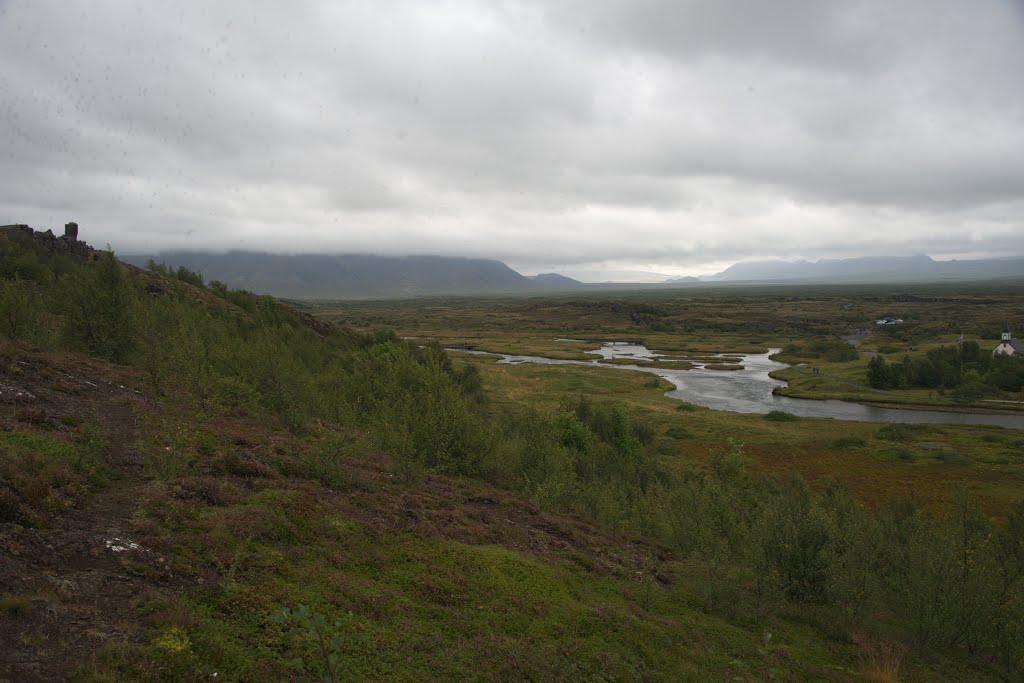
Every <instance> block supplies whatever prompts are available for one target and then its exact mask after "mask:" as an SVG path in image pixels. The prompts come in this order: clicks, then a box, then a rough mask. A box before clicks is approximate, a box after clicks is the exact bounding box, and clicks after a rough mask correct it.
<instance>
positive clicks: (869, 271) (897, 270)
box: [701, 254, 1024, 283]
mask: <svg viewBox="0 0 1024 683" xmlns="http://www.w3.org/2000/svg"><path fill="white" fill-rule="evenodd" d="M1002 277H1024V258H1008V259H979V260H973V261H936V260H934V259H933V258H932V257H930V256H926V255H924V254H919V255H917V256H875V257H865V258H849V259H821V260H820V261H748V262H745V263H737V264H735V265H732V266H729V267H728V268H726V269H725V270H723V271H722V272H720V273H716V274H715V275H711V276H708V277H704V278H701V280H702V281H704V282H739V281H748V282H749V281H755V282H778V281H782V280H805V281H813V282H851V283H852V282H901V281H913V280H918V281H920V280H975V279H979V280H980V279H986V280H987V279H993V278H1002Z"/></svg>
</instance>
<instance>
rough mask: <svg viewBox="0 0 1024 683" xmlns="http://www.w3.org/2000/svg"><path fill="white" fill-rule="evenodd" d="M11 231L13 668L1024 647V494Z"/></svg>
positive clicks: (447, 667)
mask: <svg viewBox="0 0 1024 683" xmlns="http://www.w3.org/2000/svg"><path fill="white" fill-rule="evenodd" d="M0 257H2V258H0V268H2V269H0V313H2V315H0V332H2V334H3V338H2V342H0V421H2V426H3V430H2V431H0V547H3V548H4V549H5V552H4V553H3V554H0V591H2V594H0V642H4V643H6V644H7V646H6V651H5V653H4V654H5V656H4V657H3V660H2V663H0V667H2V668H0V675H2V676H3V677H7V678H10V679H12V680H32V679H44V680H45V679H53V678H62V677H75V678H77V679H80V680H109V681H114V680H117V681H122V680H211V679H212V677H213V674H214V673H216V674H217V680H288V679H289V678H290V677H292V676H293V675H298V676H308V677H311V678H313V679H327V680H353V679H354V680H424V679H427V680H451V679H467V678H468V679H487V680H493V679H498V680H502V679H507V680H521V679H523V678H528V679H537V680H709V679H710V680H722V679H728V680H766V679H778V680H856V679H866V680H895V679H901V680H964V679H971V680H986V679H992V680H999V679H1004V678H1005V679H1010V678H1014V677H1017V676H1019V675H1020V674H1021V672H1022V668H1021V666H1022V664H1021V657H1022V654H1024V643H1022V638H1024V629H1022V619H1021V613H1022V612H1021V610H1022V594H1021V583H1020V578H1021V572H1022V567H1024V522H1022V521H1021V520H1022V519H1024V509H1022V508H1021V507H1020V506H1019V505H1012V504H1009V503H1008V502H1007V503H1004V504H1002V509H1001V510H999V511H997V512H998V514H985V513H986V512H988V505H989V504H991V503H990V502H988V503H986V507H984V508H983V507H981V506H979V503H978V501H977V500H976V499H975V497H974V496H972V495H971V489H970V487H969V486H968V487H964V489H963V491H962V492H960V493H958V494H957V495H956V496H955V498H954V497H952V496H951V500H950V502H949V503H948V504H947V505H946V506H944V507H943V506H940V507H938V508H936V509H937V510H938V514H937V516H932V515H930V514H929V513H927V512H926V511H925V510H923V509H922V508H921V506H920V505H918V504H916V503H915V502H913V501H907V500H903V501H898V502H893V503H891V504H887V503H885V502H883V501H875V502H874V503H873V504H872V505H864V504H863V503H862V501H861V500H860V489H859V488H854V489H853V493H851V492H850V490H848V489H847V488H845V487H843V486H842V485H840V484H838V483H829V484H827V485H821V484H820V482H812V483H813V484H814V485H813V486H812V487H808V486H807V485H806V484H804V483H803V481H802V480H801V479H800V478H798V477H796V476H792V475H791V474H788V473H787V474H785V475H783V476H777V474H778V472H779V471H780V469H782V468H779V469H775V470H772V469H771V468H766V467H763V466H762V465H761V463H762V462H763V454H761V453H759V452H758V453H754V454H753V456H751V454H750V453H747V452H745V451H744V449H743V448H741V447H740V446H739V444H738V443H736V442H735V441H730V439H729V438H728V437H729V436H730V435H733V434H732V433H731V432H730V431H729V430H728V429H726V428H724V425H723V423H719V422H715V421H714V420H713V419H711V418H710V417H709V416H706V415H704V412H705V411H694V412H693V413H692V414H690V413H686V414H685V416H684V415H683V413H680V412H675V413H673V414H674V415H679V416H681V417H684V418H685V420H686V423H685V425H684V424H681V423H676V422H675V421H674V420H671V419H668V418H667V417H666V416H667V415H668V413H666V412H665V410H664V407H665V406H662V407H661V408H658V409H657V410H655V411H647V410H643V409H641V408H642V405H641V404H643V403H644V402H649V403H652V404H654V403H657V401H659V400H663V399H660V398H659V395H660V390H659V387H658V386H657V383H656V382H655V384H654V385H653V386H649V385H648V386H645V385H643V384H642V383H641V384H639V385H636V384H635V383H634V384H630V383H627V384H625V385H616V384H615V382H607V383H605V384H604V385H603V386H600V385H593V384H591V383H590V382H591V381H592V380H591V378H590V377H583V376H572V375H571V374H560V375H556V376H555V377H556V378H557V380H556V381H555V384H544V385H543V387H542V390H541V391H540V392H539V396H540V398H539V399H538V400H529V397H530V394H531V391H533V389H532V388H531V387H535V386H537V385H536V384H531V382H541V383H547V382H549V381H551V380H549V379H543V378H536V379H534V380H531V379H530V378H529V377H524V376H522V375H514V376H507V377H505V376H502V375H500V374H499V373H497V372H496V371H493V370H492V366H490V365H489V364H487V362H486V359H476V360H472V361H463V360H456V361H453V360H452V359H451V358H449V356H448V355H446V354H445V353H444V352H443V351H441V350H440V349H438V348H437V347H431V346H428V347H426V348H418V347H417V346H415V345H413V344H411V343H408V342H403V341H400V340H398V339H397V338H396V337H394V336H393V335H392V334H388V333H373V332H371V331H369V330H366V331H363V332H360V333H354V332H348V331H346V330H344V329H341V328H336V327H332V326H330V325H326V324H324V323H322V322H319V321H317V320H315V319H312V318H309V317H307V316H305V315H303V314H300V313H297V312H295V311H294V310H292V309H290V308H287V307H285V306H283V305H281V304H280V303H278V302H276V301H275V300H273V299H270V298H267V297H258V296H255V295H252V294H249V293H246V292H239V291H232V290H228V289H227V288H225V287H221V286H210V287H207V286H204V285H203V284H202V282H201V280H200V279H199V278H198V277H196V275H195V274H194V273H191V272H189V271H187V270H179V271H176V272H175V273H174V274H171V273H169V272H157V273H153V272H145V271H141V270H139V269H135V268H130V267H125V266H122V265H120V264H119V263H118V262H117V261H116V260H115V259H113V258H112V257H111V256H110V255H108V254H103V253H97V254H95V255H94V256H93V257H91V258H89V259H87V260H85V261H79V260H74V259H71V258H66V257H62V256H60V255H57V254H52V253H49V252H46V251H45V250H43V249H41V248H40V247H39V245H38V244H36V243H34V242H33V241H32V240H30V239H28V238H21V237H14V236H7V235H0ZM606 372H607V373H611V372H613V371H612V370H607V371H606ZM626 377H632V375H626ZM648 380H649V378H648ZM648 380H644V381H648ZM630 382H633V380H630ZM581 393H594V394H596V395H597V398H595V399H593V400H589V399H587V398H584V397H582V396H581V395H580V394H581ZM637 397H639V398H637ZM637 401H639V403H638V402H637ZM734 427H735V425H734ZM673 429H674V431H671V435H670V433H669V430H673ZM763 429H764V430H765V431H767V432H770V433H777V434H778V435H779V441H778V443H779V452H783V451H784V450H785V448H787V447H788V445H789V444H793V443H795V442H796V441H797V440H799V438H800V437H799V436H798V434H797V432H795V431H790V430H793V429H794V427H793V426H792V425H789V424H782V423H780V424H779V425H775V424H774V423H767V422H766V424H765V427H764V428H763ZM688 435H694V436H696V437H697V440H699V441H700V443H701V445H700V447H699V448H694V449H692V451H689V452H690V454H692V455H694V456H698V455H699V457H693V458H686V459H682V458H680V457H678V455H679V453H675V452H674V451H673V449H672V447H671V446H669V447H666V445H668V444H669V442H671V443H675V444H683V443H684V442H686V441H687V439H688V438H689V437H688ZM1001 446H1002V447H1004V448H1006V449H1010V448H1012V446H1011V445H1008V444H1005V443H1004V444H1001ZM802 447H808V446H806V445H805V446H802ZM993 447H995V446H993ZM698 451H702V453H699V454H698ZM985 500H986V501H990V500H991V499H985ZM993 517H994V518H996V519H992V518H993Z"/></svg>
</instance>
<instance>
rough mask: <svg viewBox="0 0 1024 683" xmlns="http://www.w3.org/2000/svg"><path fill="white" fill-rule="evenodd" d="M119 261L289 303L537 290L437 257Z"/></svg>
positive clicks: (472, 263)
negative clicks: (181, 272)
mask: <svg viewBox="0 0 1024 683" xmlns="http://www.w3.org/2000/svg"><path fill="white" fill-rule="evenodd" d="M122 259H123V260H124V261H126V262H128V263H132V264H134V265H138V266H145V264H146V262H147V261H148V260H149V259H153V260H154V261H157V262H161V263H165V264H167V265H168V266H170V267H172V268H177V267H179V266H185V267H186V268H188V269H190V270H193V271H196V272H199V273H201V274H202V275H203V277H204V278H205V279H206V281H208V282H209V281H211V280H220V281H221V282H224V283H225V284H227V285H228V286H229V287H234V288H240V289H247V290H250V291H253V292H257V293H260V294H273V295H276V296H284V297H295V298H374V297H392V296H393V297H404V296H416V295H421V294H479V293H502V292H527V291H533V290H539V289H542V287H541V286H540V284H539V283H536V282H534V281H533V280H532V279H530V278H528V277H525V276H523V275H520V274H519V273H517V272H516V271H514V270H512V269H511V268H509V267H508V266H506V265H505V264H504V263H502V262H500V261H495V260H491V259H470V258H452V257H443V256H401V257H393V256H369V255H358V254H344V255H321V254H300V255H283V254H268V253H263V252H250V251H231V252H227V253H224V254H215V253H206V252H197V251H173V252H163V253H160V254H156V255H153V256H148V255H135V256H125V257H122Z"/></svg>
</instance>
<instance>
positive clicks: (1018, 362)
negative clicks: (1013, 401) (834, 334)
mask: <svg viewBox="0 0 1024 683" xmlns="http://www.w3.org/2000/svg"><path fill="white" fill-rule="evenodd" d="M867 382H868V384H869V385H870V386H871V387H873V388H876V389H904V388H908V387H917V388H923V389H937V390H939V392H940V393H942V392H944V391H945V390H947V389H953V390H954V391H953V398H954V399H956V400H958V401H961V402H963V403H970V402H973V401H978V400H980V399H982V398H985V397H987V396H992V395H997V394H998V393H999V392H1000V391H1014V392H1016V391H1021V389H1022V388H1024V358H1022V357H1019V356H997V357H995V358H993V357H992V355H991V354H989V353H987V352H984V351H982V349H981V347H980V346H979V344H978V343H977V342H975V341H968V342H964V344H963V345H962V346H961V347H959V348H958V347H956V346H941V347H938V348H934V349H929V350H928V352H927V353H925V354H924V355H922V356H917V357H914V358H911V357H910V356H904V357H903V360H902V361H901V362H899V363H888V362H886V360H885V358H884V357H883V356H882V355H877V356H875V357H874V358H872V359H871V361H870V362H869V363H868V369H867Z"/></svg>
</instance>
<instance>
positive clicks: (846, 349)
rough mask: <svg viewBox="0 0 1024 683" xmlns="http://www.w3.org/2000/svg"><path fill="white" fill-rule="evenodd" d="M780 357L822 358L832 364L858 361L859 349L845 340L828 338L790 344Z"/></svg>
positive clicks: (785, 347) (784, 348)
mask: <svg viewBox="0 0 1024 683" xmlns="http://www.w3.org/2000/svg"><path fill="white" fill-rule="evenodd" d="M780 355H783V356H789V357H792V358H801V359H815V358H821V359H822V360H827V361H829V362H832V363H842V362H844V361H849V360H857V347H856V346H854V345H853V344H850V343H849V342H847V341H845V340H843V339H836V338H834V337H826V338H823V339H815V340H813V341H810V342H803V343H801V342H790V343H789V344H786V345H785V346H784V347H783V348H782V353H781V354H780Z"/></svg>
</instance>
